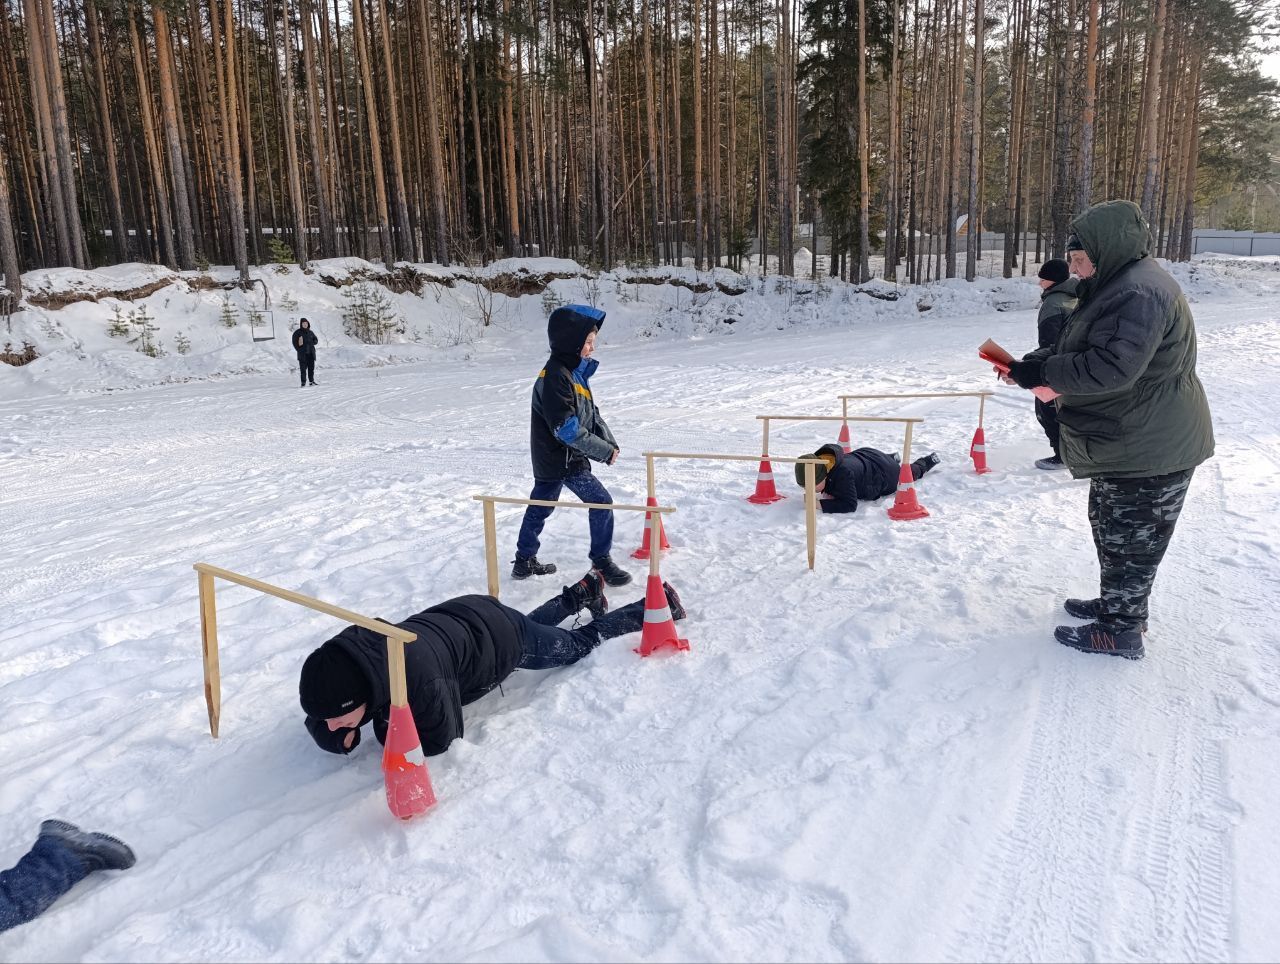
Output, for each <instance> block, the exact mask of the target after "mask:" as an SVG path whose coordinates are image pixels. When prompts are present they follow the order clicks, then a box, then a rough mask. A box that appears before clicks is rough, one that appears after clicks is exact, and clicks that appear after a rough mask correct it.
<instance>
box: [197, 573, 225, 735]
mask: <svg viewBox="0 0 1280 964" xmlns="http://www.w3.org/2000/svg"><path fill="white" fill-rule="evenodd" d="M196 578H197V580H198V581H199V584H200V641H201V647H202V651H203V654H204V702H205V705H206V706H208V708H209V735H210V736H212V737H213V738H214V739H215V740H216V739H217V738H218V721H219V720H220V719H221V718H222V671H221V668H220V667H219V665H218V612H217V608H216V606H215V605H214V598H213V576H211V575H209V574H208V573H206V572H202V573H200V574H199V575H198V576H197V577H196Z"/></svg>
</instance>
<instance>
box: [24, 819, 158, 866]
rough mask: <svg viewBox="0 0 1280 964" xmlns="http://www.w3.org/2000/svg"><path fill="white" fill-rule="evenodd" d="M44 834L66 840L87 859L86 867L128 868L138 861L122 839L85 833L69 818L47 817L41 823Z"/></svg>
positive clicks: (83, 858) (58, 839)
mask: <svg viewBox="0 0 1280 964" xmlns="http://www.w3.org/2000/svg"><path fill="white" fill-rule="evenodd" d="M40 836H41V837H52V838H53V839H55V840H57V841H59V842H61V843H62V844H64V845H65V846H66V847H67V849H69V850H70V851H72V852H73V853H74V854H75V855H76V856H77V857H79V858H80V859H81V860H82V861H84V866H85V870H86V871H88V872H89V873H93V872H94V871H95V870H128V869H129V868H130V867H132V866H133V865H134V864H135V863H136V862H137V859H138V858H137V857H135V856H134V855H133V851H132V850H130V849H129V846H128V845H127V844H126V843H125V842H124V841H122V840H117V839H116V838H115V837H108V836H107V835H106V834H105V833H85V831H83V830H81V829H80V828H79V827H77V826H76V825H75V824H73V823H67V822H66V821H65V820H46V821H45V822H44V823H42V824H40Z"/></svg>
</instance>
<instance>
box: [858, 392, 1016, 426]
mask: <svg viewBox="0 0 1280 964" xmlns="http://www.w3.org/2000/svg"><path fill="white" fill-rule="evenodd" d="M993 395H995V392H987V391H979V392H898V393H893V394H888V393H886V394H883V395H840V396H837V397H838V398H839V399H840V405H841V407H842V408H841V410H842V413H843V417H844V418H845V419H848V418H849V417H850V416H849V402H851V401H854V400H870V399H886V398H976V399H977V400H978V428H982V417H983V414H984V413H985V412H986V408H987V399H988V398H991V397H992V396H993ZM855 417H856V416H855Z"/></svg>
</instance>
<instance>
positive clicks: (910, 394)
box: [839, 391, 995, 401]
mask: <svg viewBox="0 0 1280 964" xmlns="http://www.w3.org/2000/svg"><path fill="white" fill-rule="evenodd" d="M994 394H995V392H986V391H983V392H894V393H892V394H888V393H886V394H882V395H841V396H839V398H840V400H841V401H843V400H844V399H846V398H848V399H855V398H861V399H870V398H978V397H980V396H982V395H988V396H990V395H994Z"/></svg>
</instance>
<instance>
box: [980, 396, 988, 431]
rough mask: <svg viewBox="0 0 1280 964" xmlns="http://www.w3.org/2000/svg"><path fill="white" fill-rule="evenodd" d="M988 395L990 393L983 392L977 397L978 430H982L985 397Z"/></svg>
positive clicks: (985, 403)
mask: <svg viewBox="0 0 1280 964" xmlns="http://www.w3.org/2000/svg"><path fill="white" fill-rule="evenodd" d="M989 394H990V392H983V393H982V394H981V395H979V396H978V428H982V415H983V412H985V411H986V408H987V395H989Z"/></svg>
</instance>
